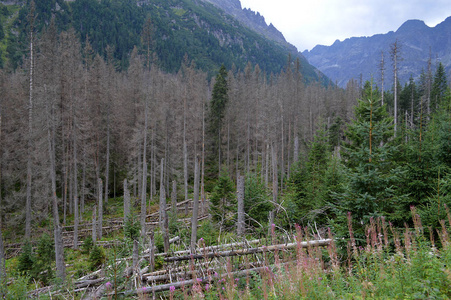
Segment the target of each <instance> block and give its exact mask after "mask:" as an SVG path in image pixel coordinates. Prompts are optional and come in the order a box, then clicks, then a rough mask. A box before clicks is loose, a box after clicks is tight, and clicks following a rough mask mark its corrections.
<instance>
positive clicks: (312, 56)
mask: <svg viewBox="0 0 451 300" xmlns="http://www.w3.org/2000/svg"><path fill="white" fill-rule="evenodd" d="M396 40H398V43H399V44H400V45H401V49H400V57H401V58H402V60H401V61H400V62H399V78H400V79H399V80H400V82H401V84H403V83H405V82H406V81H407V80H408V79H409V77H410V76H412V77H413V78H414V79H418V78H419V76H420V74H421V71H422V69H424V70H427V64H428V60H429V57H430V56H431V57H432V64H433V66H435V65H436V63H437V62H438V61H441V62H442V63H443V65H444V66H445V68H446V70H447V74H449V71H450V69H451V17H449V18H447V19H446V20H445V21H443V22H442V23H440V24H438V25H437V26H435V27H433V28H431V27H428V26H427V25H426V24H425V23H424V22H423V21H420V20H410V21H407V22H405V23H404V24H403V25H402V26H401V27H399V29H398V30H397V31H396V32H393V31H390V32H388V33H386V34H377V35H374V36H371V37H353V38H349V39H346V40H344V41H342V42H340V41H338V40H337V41H336V42H335V43H334V44H333V45H332V46H316V47H315V48H313V49H312V50H311V51H304V52H303V54H304V56H305V57H306V58H307V60H308V61H309V62H310V63H311V64H312V65H313V66H315V67H317V68H318V69H319V70H320V71H322V72H323V73H324V74H325V75H326V76H328V77H329V78H330V79H331V80H332V81H334V82H337V83H338V85H340V86H345V85H346V84H347V82H348V81H349V80H350V79H357V80H360V76H362V79H363V80H364V81H365V80H369V79H371V76H373V78H374V81H375V82H376V83H377V84H378V85H380V70H379V69H380V67H379V65H380V61H381V53H383V54H384V60H385V80H384V82H385V83H384V84H385V86H387V87H391V86H392V84H393V74H392V63H391V58H390V54H389V51H390V45H391V44H393V43H394V42H395V41H396Z"/></svg>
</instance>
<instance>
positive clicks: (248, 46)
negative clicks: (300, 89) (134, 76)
mask: <svg viewBox="0 0 451 300" xmlns="http://www.w3.org/2000/svg"><path fill="white" fill-rule="evenodd" d="M224 1H225V2H230V4H234V5H235V6H236V7H235V8H237V9H240V8H241V4H240V2H239V1H237V0H224ZM35 2H36V12H37V23H38V24H37V29H38V30H42V28H43V27H44V25H45V24H49V22H50V18H51V17H52V15H53V16H54V17H55V21H56V24H57V25H58V28H59V29H60V30H67V29H68V28H70V27H73V28H74V29H75V30H76V31H77V33H78V34H79V36H80V39H81V40H82V41H83V42H84V41H85V39H86V37H88V39H89V41H90V43H91V44H92V46H93V48H94V49H95V50H96V51H97V52H98V53H99V54H101V55H103V56H106V47H107V46H108V45H109V46H112V47H113V49H114V57H115V58H116V59H117V60H118V61H119V62H120V66H121V67H122V68H126V67H127V58H128V56H129V55H130V53H131V51H132V49H133V47H134V46H137V47H138V49H140V50H141V51H142V50H143V48H144V47H143V46H142V45H141V43H142V42H141V33H142V30H143V26H144V24H145V22H146V19H147V18H149V17H150V19H151V21H152V26H153V42H152V50H153V52H154V54H155V56H156V58H157V63H158V64H159V65H160V67H162V68H163V69H165V70H167V71H169V72H176V71H178V69H179V68H180V65H181V63H182V61H183V59H184V56H185V54H186V55H187V56H188V59H189V60H192V61H194V62H195V64H196V66H197V67H198V68H201V69H202V70H204V71H207V72H209V73H210V74H213V73H215V72H216V70H217V69H219V66H220V65H221V64H225V66H226V67H227V68H232V65H235V66H236V67H237V68H239V69H244V67H245V66H246V64H247V63H248V62H250V63H251V64H253V65H255V64H259V65H260V67H261V68H262V69H263V70H264V71H266V72H267V73H268V74H269V73H270V72H274V73H278V72H280V71H281V70H282V69H283V68H284V67H285V65H286V63H287V58H288V54H289V53H292V52H293V53H295V54H296V55H293V54H292V57H293V58H294V59H296V58H297V57H299V58H300V59H301V61H302V64H303V65H302V72H303V75H304V77H305V79H306V80H307V81H316V80H320V79H322V80H324V81H326V79H325V78H324V76H322V74H320V72H318V71H317V70H316V69H315V68H314V67H312V66H311V65H309V64H308V62H307V61H306V60H305V58H304V57H303V56H302V55H301V54H300V53H298V52H297V51H296V52H294V51H293V49H292V48H291V49H290V48H289V47H287V45H286V44H288V43H286V44H283V43H281V42H280V41H275V40H274V39H269V38H267V37H266V36H264V35H262V34H261V33H260V32H256V31H255V30H254V29H252V28H250V27H249V26H245V25H243V23H242V22H239V21H238V20H237V19H236V18H235V17H234V13H233V10H231V8H232V7H229V8H230V11H231V12H230V13H229V12H226V11H224V9H223V8H222V7H218V6H216V5H213V4H212V3H209V2H207V1H201V0H152V1H150V0H139V1H138V0H101V1H98V0H75V1H64V0H46V1H44V0H35ZM28 9H29V8H28V5H24V6H23V7H22V9H21V10H20V13H19V14H18V17H17V19H16V22H15V26H14V28H12V30H11V32H10V33H9V34H8V35H7V37H5V39H7V40H8V42H7V44H8V46H7V51H6V52H7V55H6V59H7V60H9V63H10V65H12V66H13V67H16V66H17V65H18V64H19V63H20V58H21V57H22V55H17V53H26V39H27V37H26V32H27V14H28ZM228 10H229V9H228ZM243 12H244V11H243ZM244 13H245V12H244ZM235 15H237V14H235ZM263 20H264V19H263ZM262 28H263V26H262ZM276 31H277V30H276V29H273V30H272V32H273V33H274V34H273V35H274V36H276V35H277V34H276ZM280 36H281V34H280ZM280 36H279V39H280V40H284V39H283V36H281V37H280Z"/></svg>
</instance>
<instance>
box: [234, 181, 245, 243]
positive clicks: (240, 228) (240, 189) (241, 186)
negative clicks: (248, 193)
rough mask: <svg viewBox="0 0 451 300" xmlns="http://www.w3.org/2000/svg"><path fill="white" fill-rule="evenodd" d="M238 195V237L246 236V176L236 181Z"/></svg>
mask: <svg viewBox="0 0 451 300" xmlns="http://www.w3.org/2000/svg"><path fill="white" fill-rule="evenodd" d="M236 189H237V191H236V193H237V200H238V222H237V234H238V236H243V235H244V225H245V224H244V176H238V178H237V179H236Z"/></svg>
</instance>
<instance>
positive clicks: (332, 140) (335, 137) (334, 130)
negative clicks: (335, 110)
mask: <svg viewBox="0 0 451 300" xmlns="http://www.w3.org/2000/svg"><path fill="white" fill-rule="evenodd" d="M342 136H343V119H342V118H341V117H339V116H338V117H336V118H335V120H334V122H333V123H332V125H330V127H329V144H330V149H331V150H334V148H335V147H337V146H340V144H341V140H342Z"/></svg>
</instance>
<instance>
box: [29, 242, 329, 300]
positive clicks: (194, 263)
mask: <svg viewBox="0 0 451 300" xmlns="http://www.w3.org/2000/svg"><path fill="white" fill-rule="evenodd" d="M173 241H174V239H173ZM262 242H263V241H261V240H251V241H247V240H245V241H243V242H237V243H229V244H223V245H218V246H210V247H198V248H197V249H196V252H195V253H192V254H191V253H190V252H189V250H183V251H177V252H172V253H158V254H155V256H157V257H158V256H160V257H162V258H163V261H164V266H163V269H161V270H155V271H151V270H153V269H154V266H152V265H150V262H152V261H154V260H153V258H152V257H151V255H153V252H154V251H150V249H146V251H143V252H141V255H138V253H136V250H135V253H134V254H133V255H132V256H131V257H126V258H121V259H117V260H116V261H115V262H113V263H112V264H110V265H108V266H105V267H104V268H102V269H100V270H97V271H95V272H93V273H91V274H88V275H86V276H83V277H81V278H79V279H78V280H75V281H74V283H73V284H74V291H75V292H77V293H80V294H81V295H83V296H82V299H97V298H101V297H102V296H104V295H106V296H112V295H115V294H118V295H122V296H126V297H128V296H133V295H138V294H147V293H157V292H162V291H167V290H169V289H170V288H171V289H177V288H182V287H189V286H191V285H193V284H195V283H199V284H204V283H209V284H211V283H213V282H215V281H217V280H220V279H221V278H224V277H226V276H233V277H235V278H238V277H244V276H249V274H250V273H251V272H256V273H261V272H263V271H264V270H271V269H272V268H274V260H272V261H268V260H266V259H265V260H264V259H263V258H262V257H260V258H259V257H258V256H257V254H264V255H263V256H264V257H266V258H267V257H268V256H271V255H272V257H273V258H275V257H276V256H277V257H278V256H279V254H280V253H291V254H293V253H295V251H293V249H296V248H298V249H300V248H313V247H323V246H327V245H329V243H330V242H331V239H323V240H311V241H295V242H291V243H284V244H272V245H262ZM136 249H137V248H136ZM249 255H252V256H253V257H247V256H249ZM243 256H246V259H245V261H246V262H245V263H241V264H238V265H236V264H235V266H234V267H235V269H234V270H231V269H229V268H227V267H226V265H227V264H228V262H229V259H230V258H233V257H243ZM290 257H291V258H292V259H291V260H287V261H282V262H280V264H289V263H292V261H293V255H291V256H290ZM160 260H161V259H160ZM129 261H133V263H129ZM144 261H146V263H145V264H146V266H145V267H144V268H141V267H140V266H141V265H142V264H143V262H144ZM276 261H277V259H276ZM121 264H122V265H123V267H122V269H121V270H122V271H121V272H117V273H115V274H116V276H122V277H127V282H128V284H122V285H121V286H117V287H113V284H114V282H115V280H114V279H113V278H111V275H110V276H109V279H108V276H107V275H105V274H108V273H110V274H111V270H112V269H115V268H116V269H118V268H119V265H121ZM119 269H120V268H119ZM52 290H54V288H53V287H46V288H42V289H37V290H34V291H32V292H30V295H31V296H35V295H38V294H42V293H47V294H48V293H52V292H51V291H52ZM54 293H62V291H57V292H54Z"/></svg>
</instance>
